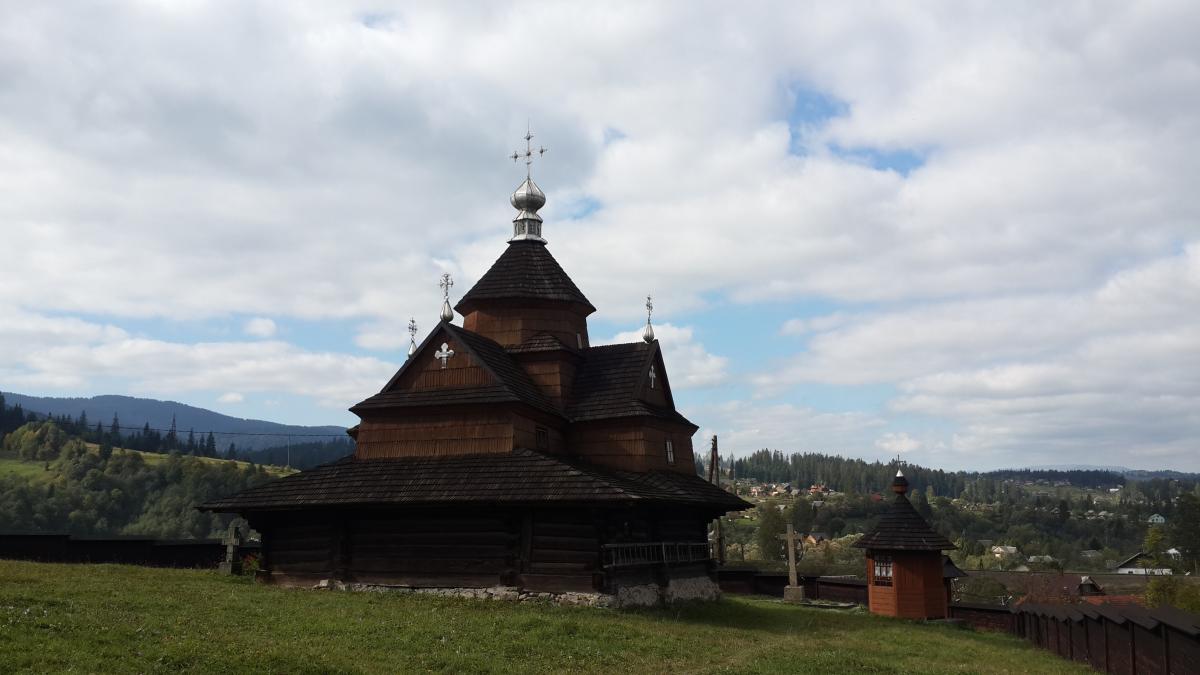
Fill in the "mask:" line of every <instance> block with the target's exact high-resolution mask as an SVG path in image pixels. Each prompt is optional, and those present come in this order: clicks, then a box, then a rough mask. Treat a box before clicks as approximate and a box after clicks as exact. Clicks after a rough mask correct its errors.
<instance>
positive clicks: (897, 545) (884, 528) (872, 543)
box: [854, 494, 958, 551]
mask: <svg viewBox="0 0 1200 675" xmlns="http://www.w3.org/2000/svg"><path fill="white" fill-rule="evenodd" d="M854 546H855V547H857V548H868V549H879V550H885V549H891V550H898V551H944V550H949V549H954V548H958V547H957V546H955V545H954V544H952V543H950V540H948V539H946V538H945V537H943V536H942V535H940V534H938V533H937V532H935V531H934V530H933V528H931V527H930V526H929V523H926V522H925V519H924V518H922V517H921V514H919V513H917V510H916V509H915V508H913V505H912V503H911V502H909V501H908V498H907V497H905V496H904V495H902V494H901V495H896V499H895V501H894V502H893V503H892V508H891V509H890V510H888V512H887V513H885V514H884V515H883V516H882V517H880V519H879V523H878V524H876V525H875V529H873V530H871V531H870V532H868V533H867V534H865V535H863V537H862V539H859V540H858V541H857V542H855V543H854Z"/></svg>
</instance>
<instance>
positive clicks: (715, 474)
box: [708, 434, 725, 565]
mask: <svg viewBox="0 0 1200 675" xmlns="http://www.w3.org/2000/svg"><path fill="white" fill-rule="evenodd" d="M708 482H710V483H712V484H713V485H716V486H717V487H721V454H720V453H719V452H717V435H716V434H713V437H712V450H711V451H710V452H709V456H708ZM713 540H714V541H715V542H716V546H717V562H718V563H719V564H721V565H724V564H725V532H724V530H723V528H722V527H721V519H720V518H719V517H718V518H717V522H716V524H715V525H714V526H713Z"/></svg>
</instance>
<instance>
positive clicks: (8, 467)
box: [0, 454, 50, 478]
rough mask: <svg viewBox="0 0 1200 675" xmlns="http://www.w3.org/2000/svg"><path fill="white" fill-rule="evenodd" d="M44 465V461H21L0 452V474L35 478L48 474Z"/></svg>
mask: <svg viewBox="0 0 1200 675" xmlns="http://www.w3.org/2000/svg"><path fill="white" fill-rule="evenodd" d="M45 465H46V463H45V462H22V461H21V460H20V459H18V458H16V457H13V456H10V455H5V454H0V476H24V477H26V478H37V477H39V476H42V475H50V474H49V473H48V472H47V471H46V467H45Z"/></svg>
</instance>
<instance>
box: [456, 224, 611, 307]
mask: <svg viewBox="0 0 1200 675" xmlns="http://www.w3.org/2000/svg"><path fill="white" fill-rule="evenodd" d="M511 299H522V300H524V299H535V300H558V301H564V302H575V303H579V304H582V305H585V306H586V307H587V309H588V313H589V314H590V313H592V312H594V311H596V308H595V307H594V306H593V305H592V303H591V302H588V299H587V298H586V297H584V295H583V293H582V292H581V291H580V290H579V288H578V287H577V286H575V282H574V281H571V277H569V276H567V273H566V272H564V271H563V268H562V267H561V266H560V265H559V264H558V261H557V260H555V259H554V256H552V255H550V251H549V250H548V249H547V248H546V244H545V243H543V242H540V241H513V242H509V244H508V248H507V249H505V251H504V253H503V254H501V256H500V257H499V258H497V259H496V262H494V263H492V267H491V269H489V270H488V271H487V272H486V273H484V275H483V276H482V277H480V279H479V281H477V282H476V283H475V285H474V286H472V287H471V290H469V291H467V292H466V294H465V295H463V297H462V299H461V300H459V301H458V304H457V305H455V307H454V309H455V310H456V311H458V312H459V313H460V314H466V313H468V312H469V311H470V309H471V307H472V306H473V305H474V304H475V303H477V302H478V301H480V300H511Z"/></svg>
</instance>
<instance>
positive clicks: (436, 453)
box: [355, 410, 532, 459]
mask: <svg viewBox="0 0 1200 675" xmlns="http://www.w3.org/2000/svg"><path fill="white" fill-rule="evenodd" d="M356 446H357V447H356V450H355V456H356V457H358V458H359V459H381V458H396V457H445V456H452V455H470V454H483V453H505V452H510V451H511V450H512V448H513V423H512V416H511V415H510V414H509V413H507V412H504V411H494V410H493V411H491V412H488V411H482V410H480V411H475V412H467V411H462V412H457V413H446V414H432V415H416V416H407V415H392V416H380V417H371V418H366V419H363V421H362V422H361V423H360V424H359V427H358V440H357V444H356ZM530 447H532V446H530Z"/></svg>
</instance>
